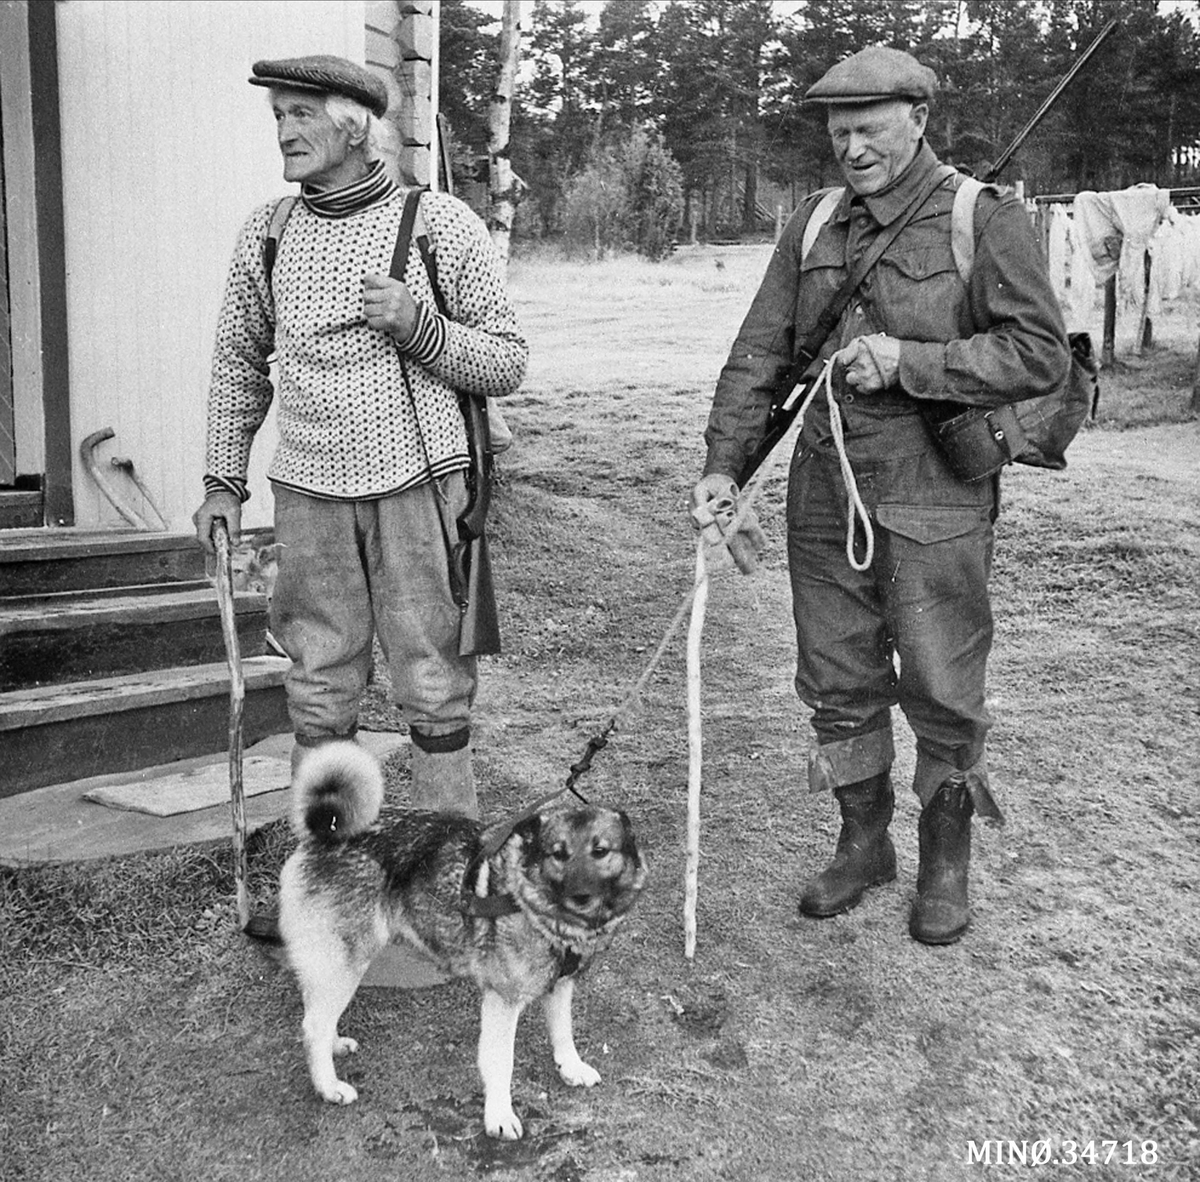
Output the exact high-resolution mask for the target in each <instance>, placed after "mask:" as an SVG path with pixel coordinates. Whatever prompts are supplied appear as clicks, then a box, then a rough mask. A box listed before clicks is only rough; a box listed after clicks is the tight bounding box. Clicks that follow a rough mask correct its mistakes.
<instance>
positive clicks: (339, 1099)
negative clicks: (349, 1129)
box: [321, 1079, 358, 1104]
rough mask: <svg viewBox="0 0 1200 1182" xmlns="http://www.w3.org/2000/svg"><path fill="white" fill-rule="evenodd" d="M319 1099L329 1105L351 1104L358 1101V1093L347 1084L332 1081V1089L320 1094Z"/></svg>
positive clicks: (340, 1081)
mask: <svg viewBox="0 0 1200 1182" xmlns="http://www.w3.org/2000/svg"><path fill="white" fill-rule="evenodd" d="M321 1099H322V1100H325V1101H327V1102H328V1103H330V1104H353V1103H354V1101H355V1100H357V1099H358V1093H357V1092H356V1091H355V1090H354V1088H352V1087H351V1086H350V1085H349V1084H348V1083H344V1082H343V1081H342V1080H340V1079H337V1080H334V1082H333V1087H331V1088H326V1089H324V1090H323V1091H322V1092H321Z"/></svg>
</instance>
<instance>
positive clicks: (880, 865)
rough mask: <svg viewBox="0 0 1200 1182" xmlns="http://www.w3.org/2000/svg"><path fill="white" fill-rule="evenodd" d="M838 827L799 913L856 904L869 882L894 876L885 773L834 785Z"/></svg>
mask: <svg viewBox="0 0 1200 1182" xmlns="http://www.w3.org/2000/svg"><path fill="white" fill-rule="evenodd" d="M833 794H834V795H835V796H836V797H837V799H838V804H839V805H840V806H841V809H842V831H841V833H840V834H839V835H838V841H837V849H836V851H835V852H834V855H833V861H832V862H830V863H829V865H828V866H827V867H826V868H825V869H824V870H822V871H821V873H820V874H818V875H816V877H815V878H811V879H810V880H809V881H808V882H807V883H806V884H805V887H804V891H803V893H802V894H801V895H800V914H801V915H808V916H811V917H812V918H814V919H827V918H829V916H831V915H840V914H841V913H842V912H843V911H849V910H850V909H851V908H853V907H857V906H858V904H859V902H860V901H861V900H862V897H863V892H864V891H865V890H866V889H867V888H868V887H873V886H879V885H880V884H881V883H885V882H891V881H892V879H893V878H895V877H896V850H895V847H894V846H893V845H892V839H891V838H890V837H889V836H888V831H887V828H888V824H889V822H890V821H891V819H892V808H893V805H894V804H895V796H894V794H893V792H892V784H891V780H890V778H889V776H888V773H887V772H880V773H879V775H877V776H872V777H871V778H870V779H868V780H859V781H858V782H857V783H854V784H845V785H843V786H842V787H841V788H835V789H834V790H833Z"/></svg>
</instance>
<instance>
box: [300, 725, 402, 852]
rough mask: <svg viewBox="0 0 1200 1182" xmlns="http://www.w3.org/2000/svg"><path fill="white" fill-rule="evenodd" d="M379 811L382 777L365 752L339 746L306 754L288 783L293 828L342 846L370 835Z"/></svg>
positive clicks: (324, 746) (348, 745)
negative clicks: (357, 834) (363, 833)
mask: <svg viewBox="0 0 1200 1182" xmlns="http://www.w3.org/2000/svg"><path fill="white" fill-rule="evenodd" d="M382 806H383V772H382V770H381V769H380V767H379V762H378V760H376V758H375V757H374V756H373V755H372V754H371V753H370V752H369V751H366V750H364V749H363V748H362V747H360V746H358V744H357V743H350V742H346V741H343V740H339V741H338V742H335V743H322V744H321V745H320V746H319V747H313V748H312V749H311V750H309V751H306V752H305V754H304V758H303V759H302V760H301V761H300V767H299V769H298V770H297V772H296V775H295V777H294V779H293V780H292V828H293V829H294V830H295V832H296V834H297V835H298V836H300V837H308V836H311V837H314V838H316V839H317V840H318V841H332V842H336V841H345V840H346V839H347V838H350V837H353V836H354V835H355V834H356V833H362V832H363V830H365V829H369V828H370V827H371V826H372V825H373V824H374V823H375V819H376V818H377V817H378V816H379V810H380V808H382Z"/></svg>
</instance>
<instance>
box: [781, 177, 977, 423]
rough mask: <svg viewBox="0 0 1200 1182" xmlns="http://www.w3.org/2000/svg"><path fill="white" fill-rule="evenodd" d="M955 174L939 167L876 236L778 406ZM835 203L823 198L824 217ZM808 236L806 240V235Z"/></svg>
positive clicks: (815, 330) (810, 338)
mask: <svg viewBox="0 0 1200 1182" xmlns="http://www.w3.org/2000/svg"><path fill="white" fill-rule="evenodd" d="M953 175H955V170H954V169H953V168H951V167H950V166H949V165H942V166H941V167H939V168H935V169H934V170H933V173H932V175H931V176H930V177H929V178H928V179H927V180H926V182H925V184H923V185H922V186H921V188H920V190H919V191H918V192H917V194H916V196H915V197H914V198H913V199H912V201H911V202H910V203H909V204H908V206H907V207H906V208H905V210H904V212H903V213H902V214H901V215H900V216H899V217H898V218H896V220H895V221H894V222H892V224H891V225H890V226H888V227H886V228H885V229H884V230H882V231H881V232H880V233H879V234H878V235H877V236H876V238H875V241H874V242H872V243H871V248H870V249H869V250H868V251H867V252H866V254H864V255H863V257H862V258H861V259H860V260H859V263H858V266H857V267H855V268H854V270H852V271H851V272H850V274H849V275H847V276H846V278H845V279H844V280H842V283H841V285H840V286H839V287H838V289H837V291H836V292H834V294H833V297H832V298H831V299H830V301H829V303H828V304H827V305H826V306H825V310H824V311H823V312H822V313H821V315H820V316H819V317H818V318H817V322H816V324H814V325H813V327H812V330H811V331H810V332H809V334H808V335H807V336H806V337H805V338H804V342H803V343H802V344H801V345H800V348H799V349H798V350H797V353H796V359H795V360H794V361H793V362H792V365H791V368H790V369H789V370H788V372H787V374H786V375H785V377H784V379H783V381H782V382H781V383H780V386H779V397H778V398H777V401H776V404H777V405H779V404H781V403H782V402H783V401H785V400H786V398H787V396H788V395H789V394H790V393H791V392H792V390H793V389H794V388H795V387H796V386H798V385H799V384H800V382H801V381H803V380H804V378H805V376H806V374H807V373H808V370H809V369H810V367H811V366H812V364H813V362H814V361H815V360H816V358H817V354H818V353H820V351H821V349H822V347H823V346H824V344H825V342H826V341H827V340H828V339H829V337H830V336H831V335H832V333H833V330H834V329H835V328H837V324H838V321H839V320H840V319H841V317H842V313H843V312H844V311H845V310H846V308H847V306H848V305H849V303H850V301H851V300H852V299H853V298H854V293H855V292H856V291H857V290H858V288H859V285H860V284H861V283H862V281H863V280H864V279H865V278H866V277H867V275H868V274H869V273H870V271H871V269H872V268H873V267H874V266H875V264H876V263H877V262H879V260H880V259H881V258H882V257H883V255H884V252H885V251H886V250H887V249H888V247H889V246H891V245H892V243H893V242H895V241H896V239H897V238H898V237H899V236H900V233H901V231H903V230H904V228H905V227H906V226H907V225H908V223H909V222H911V221H912V219H913V218H914V217H915V216H916V214H917V212H918V211H919V210H920V209H921V207H922V206H923V205H924V204H925V202H926V201H927V200H928V199H929V197H930V196H931V195H932V194H933V193H934V191H935V190H937V189H939V188H941V186H942V185H943V184H945V183H946V181H947V180H949V179H950V177H952V176H953ZM834 204H836V202H833V201H830V200H829V195H828V194H827V195H826V197H825V198H822V200H821V202H820V205H821V206H824V207H825V209H824V211H823V212H824V213H825V217H828V216H829V215H830V214H831V213H832V212H833V205H834ZM815 214H816V208H814V211H813V213H812V214H810V215H809V219H810V221H811V219H812V217H813V216H815ZM805 237H806V238H807V233H806V235H805ZM813 237H814V239H815V237H816V236H815V235H814V236H813Z"/></svg>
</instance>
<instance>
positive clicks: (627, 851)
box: [617, 809, 642, 869]
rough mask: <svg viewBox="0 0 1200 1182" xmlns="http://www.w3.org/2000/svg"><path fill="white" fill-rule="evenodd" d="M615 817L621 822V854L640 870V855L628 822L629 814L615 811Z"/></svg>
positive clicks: (631, 823) (620, 810)
mask: <svg viewBox="0 0 1200 1182" xmlns="http://www.w3.org/2000/svg"><path fill="white" fill-rule="evenodd" d="M617 817H618V818H619V819H620V822H621V853H623V854H624V855H625V857H627V858H628V859H629V860H630V861H631V862H632V863H633V864H634V866H635V867H637V868H639V869H640V868H641V865H642V854H641V851H640V850H639V849H638V845H637V839H636V838H635V837H634V836H633V822H632V821H630V819H629V814H628V813H626V812H625V810H624V809H618V810H617Z"/></svg>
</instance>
